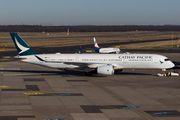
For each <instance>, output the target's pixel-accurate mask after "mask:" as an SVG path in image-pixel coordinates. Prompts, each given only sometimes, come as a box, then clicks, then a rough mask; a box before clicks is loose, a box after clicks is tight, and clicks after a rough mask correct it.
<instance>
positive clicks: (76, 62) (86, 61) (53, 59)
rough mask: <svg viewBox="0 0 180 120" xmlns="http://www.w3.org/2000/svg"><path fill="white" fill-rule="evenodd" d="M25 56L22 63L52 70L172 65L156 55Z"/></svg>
mask: <svg viewBox="0 0 180 120" xmlns="http://www.w3.org/2000/svg"><path fill="white" fill-rule="evenodd" d="M36 56H38V57H39V58H41V59H42V61H39V60H38V59H37V57H35V55H29V56H26V57H27V59H24V60H23V61H24V62H29V63H34V64H38V65H43V66H47V67H53V68H72V69H73V68H77V69H81V68H82V69H84V68H85V67H89V68H92V69H94V68H97V67H98V66H102V65H105V64H111V65H113V66H114V69H124V68H157V69H167V68H171V67H173V66H174V64H173V63H172V62H171V61H169V60H168V59H167V57H165V56H162V55H156V54H38V55H36ZM20 57H21V56H20Z"/></svg>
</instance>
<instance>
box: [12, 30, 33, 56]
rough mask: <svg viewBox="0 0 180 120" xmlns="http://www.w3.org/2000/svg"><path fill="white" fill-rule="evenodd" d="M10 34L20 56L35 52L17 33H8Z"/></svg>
mask: <svg viewBox="0 0 180 120" xmlns="http://www.w3.org/2000/svg"><path fill="white" fill-rule="evenodd" d="M10 35H11V37H12V40H13V42H14V44H15V46H16V49H17V51H18V54H19V55H20V56H23V55H35V54H36V53H35V52H34V51H33V50H32V49H31V48H30V47H29V45H27V44H26V42H25V41H24V40H23V39H22V38H21V37H20V36H19V35H18V34H17V33H10Z"/></svg>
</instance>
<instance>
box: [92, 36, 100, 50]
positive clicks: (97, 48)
mask: <svg viewBox="0 0 180 120" xmlns="http://www.w3.org/2000/svg"><path fill="white" fill-rule="evenodd" d="M93 40H94V50H95V51H96V52H97V53H99V49H100V47H99V46H98V44H97V42H96V38H93Z"/></svg>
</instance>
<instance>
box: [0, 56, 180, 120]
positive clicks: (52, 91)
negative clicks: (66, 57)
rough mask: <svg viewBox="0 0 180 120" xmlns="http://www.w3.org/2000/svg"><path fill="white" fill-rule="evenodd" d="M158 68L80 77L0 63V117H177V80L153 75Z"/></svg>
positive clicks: (66, 119) (124, 119)
mask: <svg viewBox="0 0 180 120" xmlns="http://www.w3.org/2000/svg"><path fill="white" fill-rule="evenodd" d="M166 56H168V57H170V59H171V58H172V59H173V60H177V59H179V57H178V55H177V54H166ZM170 71H172V70H170ZM158 72H161V70H136V69H135V70H132V69H127V70H124V71H123V72H122V73H116V74H115V75H113V76H101V75H93V76H83V73H82V72H81V71H71V70H57V69H51V68H46V67H41V66H37V65H32V64H28V63H23V62H20V61H10V62H0V113H1V114H0V120H49V119H51V120H53V119H57V120H120V119H122V120H132V119H133V120H163V119H171V120H178V119H180V94H179V93H180V78H179V77H158V76H157V73H158Z"/></svg>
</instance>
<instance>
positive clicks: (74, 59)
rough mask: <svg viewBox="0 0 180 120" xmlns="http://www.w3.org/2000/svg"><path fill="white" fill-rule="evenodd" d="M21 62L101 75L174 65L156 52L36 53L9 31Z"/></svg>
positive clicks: (165, 67) (164, 68)
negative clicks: (117, 71)
mask: <svg viewBox="0 0 180 120" xmlns="http://www.w3.org/2000/svg"><path fill="white" fill-rule="evenodd" d="M10 35H11V37H12V40H13V42H14V44H15V46H16V48H17V51H18V56H15V58H20V59H21V61H23V62H28V63H32V64H36V65H41V66H46V67H51V68H57V69H80V70H84V72H86V73H90V72H92V71H96V73H97V74H101V75H113V74H114V71H115V70H122V69H126V68H131V69H135V68H144V69H163V70H166V69H168V68H172V67H174V64H173V63H172V62H171V61H170V60H169V59H168V58H167V57H165V56H162V55H157V54H61V53H56V54H36V53H35V52H34V51H33V49H32V48H30V47H29V46H28V45H27V44H26V42H25V41H24V40H23V39H22V38H21V37H20V36H19V35H18V34H17V33H10Z"/></svg>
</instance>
